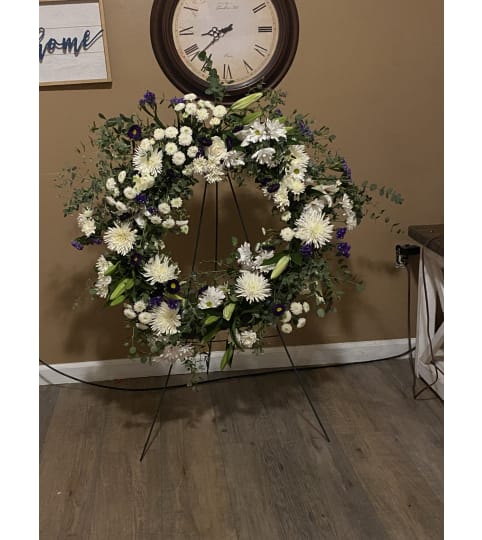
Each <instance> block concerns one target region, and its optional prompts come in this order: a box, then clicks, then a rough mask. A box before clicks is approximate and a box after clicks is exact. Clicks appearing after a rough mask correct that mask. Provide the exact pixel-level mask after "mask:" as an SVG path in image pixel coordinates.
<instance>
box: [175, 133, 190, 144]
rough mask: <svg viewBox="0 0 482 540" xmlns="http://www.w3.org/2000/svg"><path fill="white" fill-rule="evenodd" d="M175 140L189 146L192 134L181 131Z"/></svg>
mask: <svg viewBox="0 0 482 540" xmlns="http://www.w3.org/2000/svg"><path fill="white" fill-rule="evenodd" d="M177 141H178V142H179V144H180V145H181V146H189V145H190V144H191V143H192V135H189V133H181V134H180V135H179V137H178V139H177Z"/></svg>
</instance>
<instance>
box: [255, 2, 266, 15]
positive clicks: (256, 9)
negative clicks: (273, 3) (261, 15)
mask: <svg viewBox="0 0 482 540" xmlns="http://www.w3.org/2000/svg"><path fill="white" fill-rule="evenodd" d="M265 7H266V2H263V3H262V4H259V6H256V7H255V8H253V13H258V11H261V10H262V9H264V8H265Z"/></svg>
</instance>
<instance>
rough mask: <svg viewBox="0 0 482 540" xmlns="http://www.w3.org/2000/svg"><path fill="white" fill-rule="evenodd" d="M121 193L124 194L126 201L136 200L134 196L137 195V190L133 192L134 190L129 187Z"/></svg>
mask: <svg viewBox="0 0 482 540" xmlns="http://www.w3.org/2000/svg"><path fill="white" fill-rule="evenodd" d="M123 193H124V197H125V198H126V199H129V200H130V201H131V200H132V199H135V198H136V195H138V193H137V190H135V189H134V188H133V187H131V186H127V187H126V188H124V191H123Z"/></svg>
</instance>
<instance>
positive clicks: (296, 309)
mask: <svg viewBox="0 0 482 540" xmlns="http://www.w3.org/2000/svg"><path fill="white" fill-rule="evenodd" d="M290 311H291V313H293V315H301V314H302V313H303V305H302V304H301V302H291V305H290Z"/></svg>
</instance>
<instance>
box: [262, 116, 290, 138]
mask: <svg viewBox="0 0 482 540" xmlns="http://www.w3.org/2000/svg"><path fill="white" fill-rule="evenodd" d="M265 130H266V133H267V134H268V136H269V138H270V139H274V140H275V141H279V140H280V139H281V138H283V139H286V128H285V126H284V125H283V124H282V123H281V122H280V121H279V120H278V119H275V120H266V124H265Z"/></svg>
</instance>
